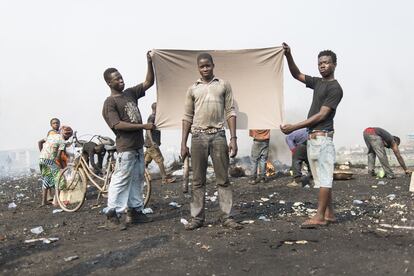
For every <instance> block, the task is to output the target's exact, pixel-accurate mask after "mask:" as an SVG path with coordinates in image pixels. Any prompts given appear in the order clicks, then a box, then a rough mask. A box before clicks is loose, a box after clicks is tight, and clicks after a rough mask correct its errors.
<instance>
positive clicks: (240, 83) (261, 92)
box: [152, 47, 284, 129]
mask: <svg viewBox="0 0 414 276" xmlns="http://www.w3.org/2000/svg"><path fill="white" fill-rule="evenodd" d="M202 52H207V53H210V54H211V55H212V57H213V60H214V64H215V68H214V75H215V76H217V77H219V78H221V79H225V80H227V81H229V82H230V84H231V87H232V90H233V95H234V100H235V105H236V110H237V128H238V129H278V128H279V125H280V124H281V123H282V121H283V111H284V107H283V48H282V47H272V48H262V49H246V50H206V51H193V50H154V51H153V53H154V55H153V58H152V60H153V63H154V67H155V75H156V84H157V116H156V121H155V125H156V126H157V128H159V129H180V128H181V124H182V119H183V114H184V102H185V96H186V92H187V90H188V88H189V87H190V86H191V85H192V84H194V83H195V82H196V80H197V79H199V78H200V75H199V72H198V68H197V60H196V59H197V55H198V54H200V53H202Z"/></svg>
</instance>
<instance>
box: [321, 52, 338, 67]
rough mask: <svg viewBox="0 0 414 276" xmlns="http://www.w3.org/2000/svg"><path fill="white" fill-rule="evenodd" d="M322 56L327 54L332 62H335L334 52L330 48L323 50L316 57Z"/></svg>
mask: <svg viewBox="0 0 414 276" xmlns="http://www.w3.org/2000/svg"><path fill="white" fill-rule="evenodd" d="M322 56H329V57H331V59H332V62H333V63H334V64H336V54H335V53H334V52H333V51H331V50H323V51H321V52H320V53H319V54H318V58H320V57H322Z"/></svg>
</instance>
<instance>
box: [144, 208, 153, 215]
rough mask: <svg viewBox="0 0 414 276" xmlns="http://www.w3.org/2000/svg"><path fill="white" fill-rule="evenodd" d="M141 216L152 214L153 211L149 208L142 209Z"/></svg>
mask: <svg viewBox="0 0 414 276" xmlns="http://www.w3.org/2000/svg"><path fill="white" fill-rule="evenodd" d="M142 213H143V214H152V213H154V211H153V210H152V209H151V208H144V209H142Z"/></svg>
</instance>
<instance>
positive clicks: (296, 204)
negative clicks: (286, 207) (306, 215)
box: [293, 202, 303, 207]
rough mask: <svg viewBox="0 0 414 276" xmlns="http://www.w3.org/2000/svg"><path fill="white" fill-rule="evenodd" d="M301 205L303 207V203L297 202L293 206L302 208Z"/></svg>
mask: <svg viewBox="0 0 414 276" xmlns="http://www.w3.org/2000/svg"><path fill="white" fill-rule="evenodd" d="M300 205H303V202H295V203H293V206H295V207H297V206H300Z"/></svg>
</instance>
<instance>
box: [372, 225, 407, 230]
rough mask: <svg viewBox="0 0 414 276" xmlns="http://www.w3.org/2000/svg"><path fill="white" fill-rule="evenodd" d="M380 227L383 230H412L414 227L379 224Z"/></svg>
mask: <svg viewBox="0 0 414 276" xmlns="http://www.w3.org/2000/svg"><path fill="white" fill-rule="evenodd" d="M380 226H381V227H384V228H394V229H405V230H414V226H403V225H391V224H380Z"/></svg>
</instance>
